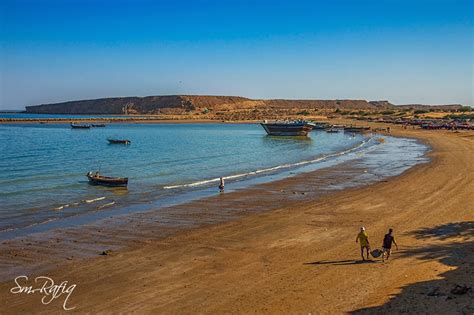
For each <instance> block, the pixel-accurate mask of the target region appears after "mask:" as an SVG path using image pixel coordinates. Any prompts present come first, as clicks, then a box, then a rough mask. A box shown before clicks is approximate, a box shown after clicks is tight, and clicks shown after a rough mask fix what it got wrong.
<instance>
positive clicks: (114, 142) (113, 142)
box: [107, 138, 132, 144]
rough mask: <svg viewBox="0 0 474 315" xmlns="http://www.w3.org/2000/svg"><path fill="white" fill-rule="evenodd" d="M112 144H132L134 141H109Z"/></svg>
mask: <svg viewBox="0 0 474 315" xmlns="http://www.w3.org/2000/svg"><path fill="white" fill-rule="evenodd" d="M107 141H109V143H110V144H130V143H131V142H132V141H130V140H128V139H110V138H109V139H107Z"/></svg>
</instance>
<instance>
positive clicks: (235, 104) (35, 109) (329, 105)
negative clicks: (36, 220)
mask: <svg viewBox="0 0 474 315" xmlns="http://www.w3.org/2000/svg"><path fill="white" fill-rule="evenodd" d="M419 106H421V105H405V106H403V107H406V108H410V107H414V108H418V107H419ZM453 106H454V107H456V106H458V107H459V108H460V107H461V106H460V105H449V109H453ZM396 108H397V107H396V106H395V105H393V104H391V103H390V102H388V101H366V100H285V99H274V100H254V99H249V98H245V97H239V96H208V95H166V96H147V97H113V98H102V99H95V100H82V101H71V102H64V103H56V104H43V105H35V106H27V107H26V112H28V113H41V114H104V115H106V114H109V115H111V114H115V115H138V114H143V115H160V114H161V115H180V114H186V113H192V112H202V111H213V112H230V111H238V110H241V111H242V110H319V109H347V110H386V109H396ZM399 108H400V107H399ZM425 108H426V107H424V109H425ZM428 108H429V106H428Z"/></svg>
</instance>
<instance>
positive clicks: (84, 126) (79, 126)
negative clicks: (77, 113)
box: [71, 123, 91, 129]
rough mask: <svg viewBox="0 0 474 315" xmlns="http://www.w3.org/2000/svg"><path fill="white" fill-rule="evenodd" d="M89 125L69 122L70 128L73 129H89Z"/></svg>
mask: <svg viewBox="0 0 474 315" xmlns="http://www.w3.org/2000/svg"><path fill="white" fill-rule="evenodd" d="M90 127H91V125H78V124H75V123H71V128H73V129H89V128H90Z"/></svg>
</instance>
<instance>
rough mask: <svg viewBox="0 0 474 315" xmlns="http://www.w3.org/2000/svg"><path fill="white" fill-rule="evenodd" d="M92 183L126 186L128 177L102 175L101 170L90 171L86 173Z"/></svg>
mask: <svg viewBox="0 0 474 315" xmlns="http://www.w3.org/2000/svg"><path fill="white" fill-rule="evenodd" d="M86 176H87V178H88V179H89V184H91V185H101V186H109V187H126V186H127V185H128V178H126V177H109V176H102V175H100V174H99V172H88V173H87V174H86Z"/></svg>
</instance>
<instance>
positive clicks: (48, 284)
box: [10, 276, 76, 311]
mask: <svg viewBox="0 0 474 315" xmlns="http://www.w3.org/2000/svg"><path fill="white" fill-rule="evenodd" d="M15 284H16V286H15V287H13V288H11V289H10V292H11V293H13V294H20V293H24V294H33V293H39V294H41V295H43V297H42V298H41V303H43V304H44V305H47V304H49V303H51V302H52V301H53V300H55V299H57V298H59V297H61V295H63V294H64V295H65V299H64V303H63V309H64V310H65V311H69V310H72V309H75V308H76V307H75V306H74V307H68V306H67V302H68V300H69V298H70V297H71V294H72V292H73V291H74V289H75V288H76V285H75V284H71V285H70V286H68V283H67V281H63V282H61V283H60V284H55V283H54V281H53V279H51V278H49V277H45V276H39V277H36V278H35V281H34V285H28V277H27V276H18V277H16V278H15Z"/></svg>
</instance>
